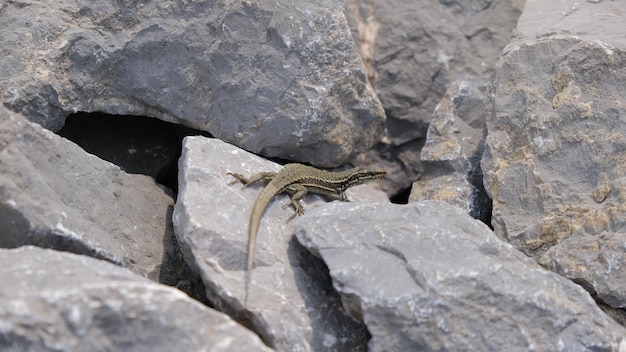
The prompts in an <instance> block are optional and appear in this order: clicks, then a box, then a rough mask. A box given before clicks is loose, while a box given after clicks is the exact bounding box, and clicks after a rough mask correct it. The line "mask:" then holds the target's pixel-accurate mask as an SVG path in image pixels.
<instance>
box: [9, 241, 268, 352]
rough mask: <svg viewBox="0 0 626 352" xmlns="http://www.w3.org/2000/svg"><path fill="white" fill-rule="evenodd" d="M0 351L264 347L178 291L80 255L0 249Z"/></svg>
mask: <svg viewBox="0 0 626 352" xmlns="http://www.w3.org/2000/svg"><path fill="white" fill-rule="evenodd" d="M0 282H2V283H4V285H1V286H0V298H1V299H0V321H2V323H1V324H0V325H1V326H2V328H1V329H0V330H1V331H0V349H1V350H3V351H122V350H123V351H175V350H182V351H200V350H202V351H233V350H235V349H237V350H246V351H270V350H271V349H269V348H268V347H267V346H265V345H264V344H263V343H262V342H261V340H260V339H259V338H258V337H257V336H255V335H254V334H252V333H250V332H249V331H248V330H246V329H245V328H243V327H242V326H240V325H239V324H237V323H235V322H234V321H233V320H232V319H230V318H229V317H228V316H226V315H224V314H222V313H219V312H217V311H214V310H211V309H208V308H206V307H204V306H203V305H201V304H200V303H198V302H196V301H194V300H192V299H190V298H189V297H187V296H186V295H184V294H183V293H181V292H180V291H178V290H176V289H173V288H170V287H167V286H163V285H158V284H155V283H153V282H151V281H149V280H146V279H143V278H142V277H139V276H137V275H135V274H133V273H131V272H130V271H128V270H125V269H122V268H120V267H117V266H115V265H112V264H110V263H106V262H104V261H99V260H95V259H92V258H88V257H85V256H81V255H75V254H70V253H64V252H58V251H54V250H49V249H41V248H36V247H31V246H24V247H21V248H18V249H13V250H6V249H0Z"/></svg>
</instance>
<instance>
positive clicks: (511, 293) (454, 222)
mask: <svg viewBox="0 0 626 352" xmlns="http://www.w3.org/2000/svg"><path fill="white" fill-rule="evenodd" d="M294 226H295V228H296V235H297V237H298V240H299V241H300V242H301V243H302V244H303V245H304V246H306V247H307V248H308V249H309V250H311V251H313V252H314V253H317V254H318V255H320V256H321V257H322V259H323V260H324V262H325V263H326V264H327V265H328V267H329V270H330V275H331V277H332V279H333V285H334V287H335V288H336V289H337V290H338V291H339V292H340V294H341V295H342V299H343V301H344V305H345V306H346V308H347V309H348V310H349V311H351V312H352V313H353V314H354V315H355V316H357V317H360V318H362V319H363V320H364V321H365V324H366V325H367V328H368V330H369V331H370V333H371V334H372V339H371V340H370V342H369V350H370V351H468V350H471V351H528V350H535V351H557V350H561V351H583V350H596V351H616V350H621V349H623V348H626V341H622V338H623V336H625V334H626V330H625V329H624V328H623V327H622V326H620V325H619V324H617V323H616V322H615V321H614V320H613V319H611V318H610V317H609V316H608V315H606V314H605V313H604V312H602V311H601V310H600V309H599V308H598V306H596V304H595V302H594V301H593V299H592V298H591V296H590V295H589V294H588V293H587V292H586V291H585V290H584V289H582V288H581V287H580V286H578V285H576V284H574V283H572V282H571V281H569V280H567V279H565V278H563V277H561V276H559V275H557V274H555V273H552V272H550V271H547V270H545V269H542V268H541V267H540V266H539V265H538V264H537V263H536V262H535V261H533V260H532V259H530V258H528V257H527V256H526V255H524V254H523V253H521V252H519V251H517V250H516V249H515V248H514V247H513V246H511V245H510V244H508V243H505V242H504V241H502V240H500V239H499V238H498V237H497V236H495V235H494V234H493V232H491V230H489V228H488V227H487V226H486V225H485V224H483V223H482V222H480V221H477V220H474V219H472V218H470V217H469V216H468V215H467V214H464V213H463V212H462V211H461V210H459V209H457V208H455V207H453V206H450V205H448V204H445V203H442V202H436V201H425V202H419V203H411V204H408V205H397V204H373V203H367V204H365V203H361V204H339V203H333V204H330V205H329V206H327V207H324V208H322V207H319V208H316V209H314V210H312V211H310V212H309V213H307V214H304V216H302V217H300V218H299V219H297V220H296V221H295V222H294Z"/></svg>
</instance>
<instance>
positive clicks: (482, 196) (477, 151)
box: [409, 76, 491, 222]
mask: <svg viewBox="0 0 626 352" xmlns="http://www.w3.org/2000/svg"><path fill="white" fill-rule="evenodd" d="M487 82H488V79H487V77H473V76H463V77H462V78H460V79H458V80H457V81H455V82H454V83H453V84H452V85H451V86H450V88H449V89H448V90H447V91H446V94H445V96H444V97H443V99H441V101H440V102H439V104H437V107H436V108H435V111H434V113H433V119H432V121H431V122H430V126H429V127H428V134H427V135H426V143H425V145H424V147H423V148H422V151H421V153H420V158H421V161H422V162H423V164H424V168H425V175H424V177H423V178H422V179H420V180H419V181H416V182H415V183H414V184H413V187H412V189H411V195H410V196H409V201H419V200H428V199H431V200H440V201H443V202H446V203H449V204H452V205H455V206H457V207H459V208H461V209H463V210H465V211H466V212H467V213H468V214H470V215H471V216H472V217H474V218H476V219H480V220H482V221H483V222H488V220H489V215H490V210H491V209H490V206H491V200H490V199H489V197H488V196H487V194H486V192H485V189H484V187H483V184H482V181H483V178H482V170H481V169H480V159H481V158H482V154H483V148H484V142H485V137H486V135H487V127H486V126H485V112H486V106H487V103H486V100H487V95H486V90H487Z"/></svg>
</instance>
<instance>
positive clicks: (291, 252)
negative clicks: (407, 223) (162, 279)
mask: <svg viewBox="0 0 626 352" xmlns="http://www.w3.org/2000/svg"><path fill="white" fill-rule="evenodd" d="M179 169H180V176H179V189H180V193H179V195H178V200H177V203H176V208H175V210H174V226H175V229H176V236H177V237H178V240H179V243H180V245H181V249H182V250H183V253H184V255H185V258H186V260H187V262H188V263H190V265H191V266H192V267H193V268H195V269H196V270H197V272H198V273H199V275H200V276H201V277H202V279H203V280H204V283H205V286H206V288H207V296H208V298H209V299H210V300H211V301H212V302H214V303H215V305H216V307H218V308H219V309H220V310H221V311H224V312H228V314H229V315H231V316H233V317H234V318H236V319H238V320H240V321H242V322H243V323H245V324H247V325H248V326H250V328H251V329H253V330H254V331H256V332H257V333H258V334H259V335H260V336H261V338H262V339H263V340H264V341H265V342H266V343H267V344H268V345H270V346H272V347H274V348H276V349H277V350H280V351H352V350H355V351H364V350H365V346H366V343H367V332H366V330H365V328H364V327H363V325H362V324H360V323H358V322H356V321H354V320H353V319H352V318H350V317H349V316H348V315H346V314H345V312H343V310H342V309H341V303H340V301H339V298H338V297H337V296H336V293H334V291H333V290H332V289H331V288H330V279H329V278H328V274H327V271H326V268H325V267H324V265H323V264H322V263H321V262H320V261H319V259H317V258H314V257H312V256H311V255H310V254H309V253H308V252H307V251H306V250H305V249H304V248H302V246H300V245H299V244H298V242H297V241H296V240H295V239H294V238H293V230H292V227H291V222H290V221H289V219H290V217H291V216H292V215H293V210H292V209H291V208H289V209H285V208H283V207H281V205H282V204H288V203H289V201H288V196H287V195H280V196H278V197H276V199H275V200H274V201H272V202H271V203H270V205H269V206H268V209H267V211H266V212H265V215H264V216H263V218H262V220H261V225H260V228H259V233H258V238H257V241H256V251H255V260H254V263H255V264H254V269H253V271H252V273H251V286H250V296H249V298H248V301H247V302H244V287H245V285H244V283H245V281H244V275H245V274H244V268H245V263H246V253H247V241H248V222H249V217H250V212H251V209H252V205H253V203H254V201H255V200H256V197H257V196H258V194H259V192H260V190H261V189H262V186H250V187H248V188H243V187H242V186H241V184H239V183H238V182H236V183H235V184H232V183H233V181H235V180H234V178H233V177H232V176H230V175H228V174H227V173H228V172H234V173H239V174H243V175H245V176H250V175H253V174H256V173H258V172H262V171H277V170H279V169H280V166H279V165H278V164H276V163H272V162H270V161H267V160H264V159H261V158H259V157H257V156H254V155H252V154H250V153H248V152H245V151H243V150H241V149H238V148H236V147H234V146H232V145H229V144H226V143H224V142H222V141H219V140H216V139H209V138H205V137H187V138H185V140H184V142H183V153H182V156H181V159H180V162H179ZM371 191H372V188H371V186H368V185H363V186H360V187H355V188H353V189H351V190H349V192H348V197H349V198H350V199H351V200H359V199H364V197H363V196H360V195H359V194H360V193H361V194H363V193H371ZM368 197H371V196H368ZM382 197H384V198H385V199H386V197H385V196H384V195H382ZM379 199H380V198H379ZM323 204H324V202H323V201H322V200H321V198H320V197H318V196H315V195H311V196H307V197H305V199H304V201H303V206H304V208H305V212H308V211H310V210H311V209H312V208H313V207H315V206H321V205H323Z"/></svg>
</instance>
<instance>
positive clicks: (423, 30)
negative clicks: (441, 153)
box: [346, 0, 524, 194]
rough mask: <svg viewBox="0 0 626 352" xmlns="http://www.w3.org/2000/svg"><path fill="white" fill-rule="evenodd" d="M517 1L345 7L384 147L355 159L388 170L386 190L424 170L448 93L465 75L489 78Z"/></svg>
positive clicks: (401, 1)
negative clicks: (378, 107) (381, 122)
mask: <svg viewBox="0 0 626 352" xmlns="http://www.w3.org/2000/svg"><path fill="white" fill-rule="evenodd" d="M523 5H524V1H523V0H490V1H471V2H467V1H458V0H445V1H444V0H442V1H412V0H393V1H374V0H366V1H358V2H357V1H356V0H351V1H347V5H346V17H347V18H348V21H349V23H350V27H351V28H352V31H353V36H354V38H355V39H356V40H357V43H359V47H360V51H361V55H363V61H364V62H365V63H366V67H369V71H368V75H369V77H371V79H373V82H372V85H373V86H374V87H376V91H377V93H378V96H379V97H380V100H381V102H382V104H383V106H384V108H385V112H386V115H387V122H386V126H387V142H388V143H380V144H379V145H377V147H376V149H375V150H373V151H368V152H366V154H368V155H366V156H362V157H361V158H362V159H364V160H367V161H368V162H371V161H372V160H376V162H375V163H376V164H379V165H380V164H383V163H387V164H389V166H390V167H388V168H387V169H388V171H389V176H388V177H386V178H385V180H386V183H385V184H384V186H385V190H386V191H387V192H388V194H395V193H397V192H398V191H399V190H403V189H406V188H409V187H410V186H411V184H412V182H414V181H415V180H417V179H419V178H420V176H421V175H422V174H423V173H424V172H427V171H424V170H423V169H422V168H421V165H420V155H419V151H420V149H421V147H422V145H423V144H424V138H425V137H426V132H427V129H428V126H429V123H430V120H431V118H432V117H433V110H434V109H435V107H436V106H437V104H438V103H439V102H440V101H441V99H442V97H443V96H444V94H445V92H446V90H447V89H448V88H449V86H450V85H451V84H453V82H455V81H457V80H459V79H460V77H461V76H462V75H464V74H467V75H471V76H478V77H480V76H484V75H487V76H488V75H489V74H490V73H491V72H492V70H493V65H494V64H495V63H496V62H497V60H498V59H499V58H500V55H501V50H502V48H504V46H505V45H506V44H508V43H509V40H510V37H511V31H512V30H513V29H514V28H515V23H516V21H517V18H518V16H519V15H520V13H521V9H522V7H523Z"/></svg>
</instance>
